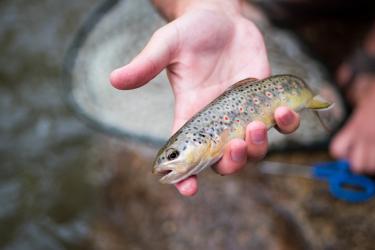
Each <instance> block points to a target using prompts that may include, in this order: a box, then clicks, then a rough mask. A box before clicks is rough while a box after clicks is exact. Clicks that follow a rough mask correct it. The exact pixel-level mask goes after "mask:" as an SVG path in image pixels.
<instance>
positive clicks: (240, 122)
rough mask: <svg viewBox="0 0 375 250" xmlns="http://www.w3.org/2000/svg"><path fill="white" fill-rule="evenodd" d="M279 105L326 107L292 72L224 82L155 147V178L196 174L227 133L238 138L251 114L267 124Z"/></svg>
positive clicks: (215, 156)
mask: <svg viewBox="0 0 375 250" xmlns="http://www.w3.org/2000/svg"><path fill="white" fill-rule="evenodd" d="M279 106H287V107H289V108H291V109H293V110H295V111H299V110H302V109H304V108H308V109H313V110H318V109H326V108H328V107H329V106H331V103H329V102H328V101H326V100H324V99H323V98H322V97H320V96H319V95H314V94H313V93H312V91H311V90H310V89H309V87H308V86H307V85H306V83H305V82H304V81H303V80H302V79H300V78H298V77H296V76H293V75H275V76H271V77H269V78H266V79H264V80H257V79H254V78H248V79H245V80H242V81H240V82H238V83H236V84H234V85H232V86H231V87H230V88H228V89H227V90H226V91H225V92H224V93H223V94H222V95H220V96H219V97H217V98H216V99H215V100H214V101H212V102H211V103H210V104H208V105H207V106H206V107H204V108H203V109H202V110H201V111H200V112H198V113H197V114H196V115H194V116H193V117H192V118H191V119H190V120H189V121H188V122H186V123H185V125H184V126H183V127H181V128H180V129H179V130H178V131H177V132H176V133H175V134H174V135H173V136H172V137H171V138H170V139H169V140H168V142H167V143H166V144H165V145H164V146H163V147H162V148H161V149H160V150H159V152H158V154H157V156H156V159H155V161H154V166H153V173H156V174H160V175H163V177H162V178H161V179H160V182H161V183H167V184H174V183H177V182H179V181H181V180H183V179H185V178H187V177H189V176H191V175H194V174H197V173H199V172H200V171H202V170H203V169H205V168H206V167H208V166H211V165H213V164H214V163H216V162H217V161H218V160H220V158H221V157H222V156H223V152H224V148H225V146H226V144H227V143H228V142H229V141H230V140H231V139H233V138H241V139H243V138H244V136H245V130H246V126H247V125H248V124H249V123H250V122H252V121H255V120H258V121H262V122H263V123H264V124H266V126H267V127H268V129H269V128H271V127H272V126H274V125H275V121H274V118H273V113H274V111H275V109H276V108H277V107H279Z"/></svg>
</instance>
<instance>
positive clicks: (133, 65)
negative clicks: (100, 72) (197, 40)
mask: <svg viewBox="0 0 375 250" xmlns="http://www.w3.org/2000/svg"><path fill="white" fill-rule="evenodd" d="M174 32H175V31H174V29H172V28H171V27H170V26H168V25H167V26H164V27H162V28H161V29H159V30H158V31H156V32H155V33H154V35H153V36H152V37H151V39H150V41H149V42H148V44H147V45H146V47H145V48H144V49H143V50H142V51H141V53H140V54H139V55H138V56H137V57H135V58H134V59H133V60H132V61H131V62H130V63H129V64H127V65H125V66H123V67H121V68H119V69H116V70H114V71H113V72H112V73H111V75H110V81H111V83H112V85H113V86H114V87H115V88H118V89H134V88H138V87H140V86H142V85H144V84H146V83H147V82H149V81H150V80H151V79H152V78H154V77H155V76H156V75H158V74H159V73H160V72H161V71H162V70H163V69H164V68H165V67H167V65H168V64H169V63H170V62H171V60H172V57H173V52H174V51H175V48H176V46H177V45H176V44H177V40H176V38H175V37H176V36H174Z"/></svg>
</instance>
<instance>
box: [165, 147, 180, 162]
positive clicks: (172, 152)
mask: <svg viewBox="0 0 375 250" xmlns="http://www.w3.org/2000/svg"><path fill="white" fill-rule="evenodd" d="M179 155H180V153H179V152H178V151H177V150H176V149H170V150H168V152H167V159H168V160H169V161H172V160H174V159H176V158H177V157H178V156H179Z"/></svg>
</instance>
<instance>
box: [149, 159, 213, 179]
mask: <svg viewBox="0 0 375 250" xmlns="http://www.w3.org/2000/svg"><path fill="white" fill-rule="evenodd" d="M219 159H220V157H218V158H214V159H212V160H210V161H201V162H199V163H198V164H196V165H195V166H193V167H188V166H186V165H185V164H183V163H175V164H168V165H159V166H154V168H153V173H154V174H159V175H161V176H162V177H161V178H160V179H159V182H160V183H163V184H176V183H178V182H180V181H182V180H184V179H186V178H188V177H190V176H192V175H195V174H198V173H199V172H201V171H202V170H203V169H205V168H206V167H207V166H210V165H212V164H214V163H215V162H217V161H218V160H219ZM184 165H185V166H184Z"/></svg>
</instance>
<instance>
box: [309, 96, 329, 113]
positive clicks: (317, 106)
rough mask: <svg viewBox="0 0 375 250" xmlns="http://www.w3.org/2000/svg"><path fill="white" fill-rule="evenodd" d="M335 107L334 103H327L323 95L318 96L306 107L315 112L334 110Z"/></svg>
mask: <svg viewBox="0 0 375 250" xmlns="http://www.w3.org/2000/svg"><path fill="white" fill-rule="evenodd" d="M333 105H334V103H331V102H329V101H327V100H326V99H324V97H322V96H321V95H316V96H314V97H313V98H312V99H311V100H310V101H309V102H307V103H306V105H305V107H306V108H308V109H313V110H327V109H330V108H332V107H333Z"/></svg>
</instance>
